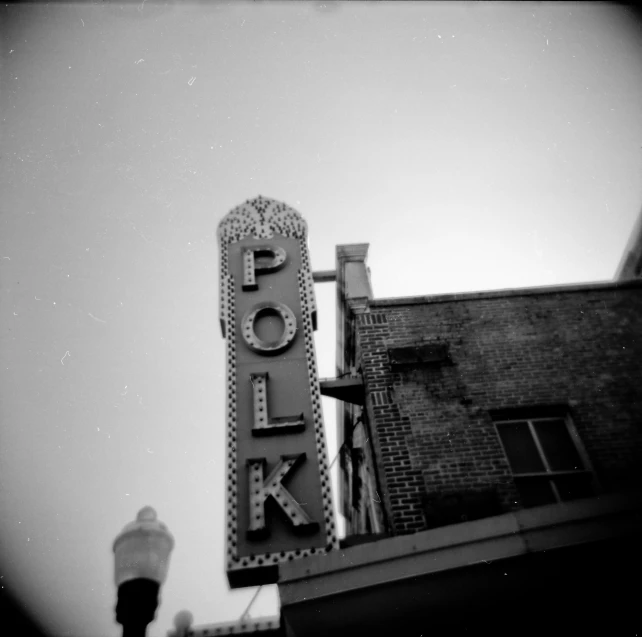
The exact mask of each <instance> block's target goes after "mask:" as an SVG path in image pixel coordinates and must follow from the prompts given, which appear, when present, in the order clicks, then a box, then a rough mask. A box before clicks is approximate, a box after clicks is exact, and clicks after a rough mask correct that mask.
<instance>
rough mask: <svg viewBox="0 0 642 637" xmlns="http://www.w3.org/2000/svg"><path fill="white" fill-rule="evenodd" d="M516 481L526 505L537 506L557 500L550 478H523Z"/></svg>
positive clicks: (523, 502)
mask: <svg viewBox="0 0 642 637" xmlns="http://www.w3.org/2000/svg"><path fill="white" fill-rule="evenodd" d="M515 483H516V484H517V490H518V491H519V495H521V496H522V504H523V505H524V506H525V507H537V506H542V505H544V504H554V503H555V502H557V500H556V499H555V493H554V492H553V489H552V487H551V484H550V481H549V480H542V479H539V478H522V479H521V480H515Z"/></svg>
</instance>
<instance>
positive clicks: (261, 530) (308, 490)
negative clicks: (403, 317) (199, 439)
mask: <svg viewBox="0 0 642 637" xmlns="http://www.w3.org/2000/svg"><path fill="white" fill-rule="evenodd" d="M219 241H220V249H221V326H222V329H223V335H224V336H225V338H226V341H227V434H228V435H227V572H228V579H229V581H230V585H231V586H232V587H238V586H252V585H256V584H258V583H267V582H270V581H275V579H276V576H277V575H278V571H277V569H276V568H274V565H276V564H278V563H279V562H282V561H286V560H290V559H296V558H298V557H304V556H306V555H311V554H318V553H324V552H326V551H328V550H330V549H332V548H336V547H337V538H336V533H335V526H334V514H333V508H332V497H331V490H330V476H329V470H328V463H327V453H326V444H325V438H324V427H323V418H322V412H321V397H320V394H319V380H318V376H317V371H316V359H315V352H314V341H313V329H314V328H315V327H316V307H315V304H314V290H313V283H312V272H311V270H310V265H309V258H308V253H307V243H306V241H307V228H306V224H305V221H304V220H303V219H302V218H301V216H300V215H299V214H298V213H297V212H296V211H294V210H292V209H291V208H289V207H288V206H286V205H285V204H281V203H278V202H274V201H272V200H269V199H265V198H262V197H259V198H257V199H254V200H251V201H248V202H246V203H245V204H243V205H242V206H239V207H237V208H235V209H234V210H232V212H230V213H229V214H228V215H227V216H226V217H225V218H224V219H223V220H222V221H221V223H220V225H219Z"/></svg>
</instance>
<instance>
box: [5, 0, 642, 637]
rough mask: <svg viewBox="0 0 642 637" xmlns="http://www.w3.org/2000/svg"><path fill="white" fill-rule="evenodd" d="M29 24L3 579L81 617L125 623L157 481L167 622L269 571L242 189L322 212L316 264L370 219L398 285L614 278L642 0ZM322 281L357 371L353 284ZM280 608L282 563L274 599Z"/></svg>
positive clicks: (18, 73)
mask: <svg viewBox="0 0 642 637" xmlns="http://www.w3.org/2000/svg"><path fill="white" fill-rule="evenodd" d="M0 25H1V26H0V29H1V42H0V47H1V55H2V58H1V59H2V70H1V74H2V75H1V84H0V109H1V111H0V119H1V127H0V130H1V135H2V138H1V145H0V153H1V157H0V193H1V195H0V197H1V199H0V214H1V216H0V257H1V258H0V283H1V296H0V330H1V337H2V341H1V350H0V372H1V377H0V399H1V407H0V409H1V413H0V415H1V421H2V428H1V430H0V436H1V439H0V481H1V486H2V489H1V491H0V506H1V515H0V538H2V544H1V545H0V570H1V573H0V575H1V576H2V580H1V582H2V585H4V586H5V587H8V588H9V589H10V590H12V591H14V592H15V593H17V594H18V595H19V596H20V598H21V599H22V600H23V602H24V603H25V604H27V605H29V607H30V608H31V609H32V610H33V612H34V613H36V614H37V616H38V617H40V618H41V620H42V621H43V622H44V624H45V625H47V626H48V627H49V628H50V630H51V631H52V634H55V635H60V636H63V635H68V636H70V637H82V636H84V635H88V634H91V635H95V636H97V637H115V636H116V635H119V634H120V628H119V627H118V625H117V624H115V623H114V614H113V606H114V603H115V595H116V593H115V589H114V585H113V556H112V553H111V544H112V541H113V539H114V537H115V536H116V534H117V533H118V532H119V531H120V530H121V528H122V527H123V526H124V525H125V524H126V523H127V522H129V521H130V520H132V519H133V518H134V517H135V515H136V512H137V511H138V509H139V508H141V507H142V506H144V505H146V504H150V505H152V506H154V507H155V508H156V509H157V511H158V514H159V517H160V519H161V520H163V521H164V522H165V523H167V525H168V526H169V528H170V530H171V531H172V532H173V534H174V536H175V538H176V548H175V550H174V553H173V555H172V558H171V564H170V570H169V578H168V581H167V583H166V585H165V587H164V589H163V592H162V604H161V607H160V609H159V612H158V619H157V621H156V622H155V623H154V624H152V625H151V626H150V629H149V631H148V634H149V636H150V637H161V636H164V635H165V632H166V631H167V630H168V629H169V628H170V627H171V625H172V618H173V616H174V614H175V613H176V612H177V611H179V610H181V609H183V608H187V609H190V610H191V611H192V612H193V614H194V616H195V623H196V624H204V623H209V622H218V621H226V620H234V619H237V618H238V617H239V616H240V614H241V613H242V612H243V610H244V609H245V607H246V605H247V603H248V602H249V600H250V598H251V597H252V595H253V593H254V590H255V589H249V590H244V591H237V592H234V593H230V592H228V591H227V584H226V578H225V575H224V559H223V558H224V546H223V533H222V530H223V515H224V507H223V497H222V493H223V487H224V452H223V440H224V377H225V376H224V356H223V352H224V349H223V348H224V341H223V339H222V338H221V335H220V331H219V328H218V305H217V294H218V250H217V241H216V227H217V223H218V221H219V220H220V219H221V217H222V216H223V215H225V214H226V213H227V212H228V211H229V210H230V209H231V208H232V207H234V206H236V205H237V204H239V203H241V202H243V201H245V200H246V199H248V198H251V197H254V196H256V195H258V194H261V195H263V196H266V197H271V198H275V199H277V200H282V201H284V202H286V203H288V204H289V205H291V206H293V207H294V208H296V209H297V210H299V211H300V212H301V214H302V215H303V216H304V217H305V218H306V219H307V221H308V224H309V232H310V250H311V258H312V266H313V269H315V270H325V269H332V268H333V267H334V254H335V245H337V244H342V243H361V242H368V243H370V260H369V264H370V267H371V270H372V281H373V288H374V292H375V296H376V297H378V298H385V297H391V296H408V295H423V294H431V293H447V292H455V291H473V290H483V289H493V288H502V287H520V286H524V287H525V286H533V285H546V284H559V283H570V282H578V281H591V280H605V279H610V278H611V277H612V275H613V273H614V271H615V268H616V266H617V263H618V261H619V259H620V256H621V254H622V250H623V249H624V246H625V243H626V241H627V239H628V236H629V233H630V231H631V228H632V227H633V224H634V221H635V218H636V216H637V214H638V212H639V211H640V208H641V205H642V37H641V34H642V31H641V28H640V24H639V23H637V22H635V21H634V20H633V18H632V17H631V16H630V15H628V14H627V13H626V11H625V10H624V9H622V8H616V7H610V6H606V5H599V4H596V3H590V4H564V3H561V2H558V3H554V4H541V3H535V4H529V3H517V4H510V3H500V4H484V3H480V4H458V3H455V2H449V3H445V4H428V3H421V2H413V3H409V4H406V3H402V2H395V3H393V4H387V3H372V2H363V3H356V2H354V3H347V4H340V5H334V4H331V3H328V2H326V3H318V2H317V3H287V4H271V3H268V2H254V3H251V4H243V3H240V2H234V3H212V2H201V3H198V2H192V3H179V2H160V3H156V2H153V1H152V0H146V1H143V2H142V3H141V4H136V3H129V4H125V5H121V4H116V3H111V4H110V3H104V4H99V3H96V4H89V3H86V4H81V3H76V4H72V5H62V4H59V3H49V4H46V5H45V4H36V5H9V6H5V5H3V6H2V8H0ZM317 300H318V304H319V332H318V334H317V350H318V352H319V354H320V356H319V359H320V372H321V376H331V375H332V373H333V368H334V361H333V354H334V320H335V319H334V312H335V309H334V289H333V285H332V284H323V285H317ZM324 408H325V414H326V426H327V428H328V433H329V439H330V440H329V442H330V457H331V458H333V457H334V455H335V453H336V444H335V442H334V440H335V436H334V405H333V403H332V401H327V402H325V403H324ZM335 469H336V465H335ZM277 608H278V607H277V592H276V589H275V587H268V588H266V589H264V590H263V591H262V593H261V595H260V596H259V598H258V600H257V602H256V604H255V605H254V607H253V609H252V615H253V616H258V615H263V614H275V613H277V612H278V610H277Z"/></svg>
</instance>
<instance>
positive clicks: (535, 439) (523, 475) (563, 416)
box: [493, 414, 601, 504]
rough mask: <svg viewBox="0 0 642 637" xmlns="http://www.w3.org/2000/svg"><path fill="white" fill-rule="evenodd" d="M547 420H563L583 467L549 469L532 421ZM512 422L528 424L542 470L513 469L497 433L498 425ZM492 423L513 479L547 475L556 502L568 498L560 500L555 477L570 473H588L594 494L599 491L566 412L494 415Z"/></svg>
mask: <svg viewBox="0 0 642 637" xmlns="http://www.w3.org/2000/svg"><path fill="white" fill-rule="evenodd" d="M547 420H558V421H559V420H561V421H563V422H564V425H563V426H565V427H566V431H567V432H568V434H569V436H570V437H571V441H572V442H573V445H574V446H575V449H576V450H577V453H578V455H579V457H580V460H581V462H582V465H583V467H584V468H583V469H567V470H564V471H553V470H552V469H551V467H550V464H549V462H548V459H547V458H546V454H545V453H544V449H543V448H542V444H541V442H540V441H539V437H538V436H537V432H536V431H535V427H534V425H533V423H536V422H544V421H547ZM512 423H526V424H527V425H528V430H529V432H530V434H531V437H532V439H533V442H534V443H535V447H536V448H537V452H538V454H539V457H540V460H541V461H542V464H543V465H544V471H536V472H529V473H517V472H515V471H514V470H513V468H512V466H511V462H510V456H509V455H508V452H507V451H506V448H505V447H504V442H503V441H502V437H501V436H500V435H499V427H501V426H502V425H510V424H512ZM493 424H494V425H495V432H496V433H497V437H498V438H499V444H500V445H501V446H502V450H503V452H504V456H505V457H506V461H507V462H508V466H509V468H510V471H511V475H512V476H513V478H514V479H515V478H517V479H520V480H522V479H526V480H528V479H529V478H530V479H533V480H544V479H545V478H546V477H548V483H549V485H550V487H551V489H552V491H553V494H554V496H555V500H556V502H557V503H558V504H559V503H562V502H568V500H562V498H561V497H560V494H559V490H558V488H557V485H556V484H555V478H563V477H565V476H572V475H590V476H591V487H592V488H593V493H594V495H595V496H597V495H598V494H599V492H600V491H601V489H600V485H599V484H598V481H597V479H596V476H595V472H594V471H593V467H592V466H591V462H590V459H589V457H588V454H587V453H586V449H585V448H584V445H583V444H582V440H581V438H580V436H579V434H578V433H577V429H576V428H575V424H574V423H573V420H572V419H571V417H570V416H569V415H568V414H559V415H550V416H523V417H521V418H520V417H512V418H501V417H500V418H497V417H496V418H493ZM517 490H518V492H519V487H518V488H517ZM520 497H521V496H520Z"/></svg>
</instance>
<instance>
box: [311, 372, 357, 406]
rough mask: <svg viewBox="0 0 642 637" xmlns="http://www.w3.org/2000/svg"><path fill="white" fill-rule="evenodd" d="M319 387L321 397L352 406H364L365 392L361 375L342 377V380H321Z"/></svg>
mask: <svg viewBox="0 0 642 637" xmlns="http://www.w3.org/2000/svg"><path fill="white" fill-rule="evenodd" d="M320 385H321V395H322V396H329V397H330V398H336V399H337V400H342V401H343V402H346V403H351V404H353V405H364V401H365V391H364V387H363V378H362V377H361V375H359V376H344V377H343V378H322V379H321V380H320Z"/></svg>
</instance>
